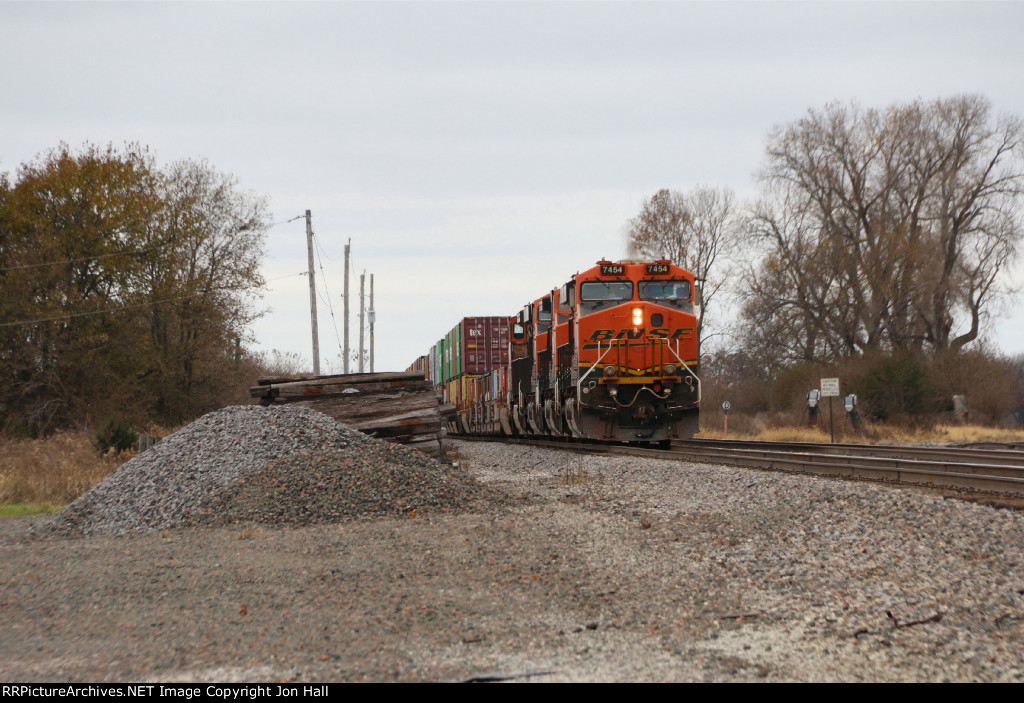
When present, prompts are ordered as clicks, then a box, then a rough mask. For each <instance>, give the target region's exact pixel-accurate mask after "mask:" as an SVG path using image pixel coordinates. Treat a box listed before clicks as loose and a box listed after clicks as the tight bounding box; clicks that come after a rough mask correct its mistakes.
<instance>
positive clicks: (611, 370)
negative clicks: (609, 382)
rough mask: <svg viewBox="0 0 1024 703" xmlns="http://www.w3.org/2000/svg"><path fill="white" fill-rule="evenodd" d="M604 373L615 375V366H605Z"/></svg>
mask: <svg viewBox="0 0 1024 703" xmlns="http://www.w3.org/2000/svg"><path fill="white" fill-rule="evenodd" d="M604 375H605V376H614V375H615V367H614V366H611V365H609V366H605V367H604Z"/></svg>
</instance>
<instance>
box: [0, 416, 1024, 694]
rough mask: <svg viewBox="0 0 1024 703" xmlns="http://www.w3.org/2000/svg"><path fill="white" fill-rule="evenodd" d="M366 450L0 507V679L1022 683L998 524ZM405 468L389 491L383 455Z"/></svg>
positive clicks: (730, 473)
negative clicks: (0, 630) (137, 507)
mask: <svg viewBox="0 0 1024 703" xmlns="http://www.w3.org/2000/svg"><path fill="white" fill-rule="evenodd" d="M251 417H256V416H251ZM251 417H247V418H246V419H245V420H244V422H251V421H252V420H251ZM261 417H262V416H261ZM315 421H316V422H319V420H315ZM289 422H290V420H289ZM188 429H189V428H186V430H188ZM186 430H183V432H185V431H186ZM370 442H371V444H359V446H355V445H354V444H351V443H350V444H349V445H348V446H345V447H342V446H332V447H326V448H320V449H316V450H315V451H312V450H309V448H308V447H306V448H303V449H295V450H290V451H289V452H286V453H285V454H284V455H282V456H278V457H274V458H270V459H267V458H266V457H262V455H261V457H262V458H260V459H259V461H252V462H250V463H256V464H260V467H262V468H257V469H253V468H252V467H249V468H236V469H233V471H234V473H232V474H231V476H232V477H231V479H230V480H225V481H222V482H220V483H215V484H214V483H211V484H207V488H206V489H205V492H199V493H197V494H196V495H195V496H194V500H197V501H199V502H201V503H202V505H203V506H204V507H203V508H202V509H196V510H193V509H191V508H190V509H188V510H184V511H181V510H179V511H178V512H174V511H170V512H168V513H166V514H165V516H164V518H161V520H160V521H151V522H150V523H146V524H145V525H144V526H142V527H139V525H142V524H143V523H144V522H145V521H141V522H140V518H139V516H135V517H129V518H127V522H124V521H122V522H120V523H117V525H120V526H114V527H111V525H114V524H115V523H114V522H111V520H112V519H111V518H110V517H109V516H106V515H105V511H107V510H109V509H113V510H115V512H116V511H117V510H121V511H123V512H129V513H130V512H131V510H129V509H128V508H126V507H124V504H123V501H121V498H116V497H115V498H112V499H111V500H112V502H110V503H105V502H103V501H99V500H94V499H90V500H94V502H93V503H92V504H91V505H92V506H93V508H92V509H91V510H90V511H84V512H82V511H80V512H74V511H72V512H74V514H75V515H77V517H75V518H74V519H73V520H72V519H69V515H70V513H69V515H65V516H63V517H62V518H61V519H60V520H58V521H57V522H56V523H54V524H52V525H50V526H46V525H42V524H41V523H42V520H41V519H40V518H7V519H4V520H0V550H2V551H3V555H4V558H3V559H2V560H0V613H2V616H3V621H4V623H5V625H4V628H5V631H6V634H7V636H6V637H3V638H0V672H2V678H3V680H4V681H23V680H31V681H103V680H118V681H279V680H284V681H291V680H299V681H321V680H326V681H437V680H456V681H461V680H469V679H477V678H483V679H490V678H509V679H510V680H514V681H660V680H670V681H944V680H953V681H1021V680H1022V679H1024V543H1022V536H1024V529H1022V528H1024V514H1022V513H1019V512H1013V511H1006V510H997V509H993V508H989V507H985V506H980V505H976V504H971V503H964V502H960V501H955V500H944V499H942V498H939V497H936V496H934V495H931V494H928V493H924V492H916V491H902V490H897V489H894V488H891V487H886V486H878V485H872V484H866V483H851V482H839V481H831V480H825V479H819V478H811V477H802V476H786V475H777V474H773V473H769V472H760V471H751V470H741V469H734V468H729V467H720V466H710V465H697V464H686V463H679V462H669V461H664V460H649V459H639V458H622V457H619V458H614V457H595V456H578V455H570V454H567V453H562V452H555V451H549V450H540V449H532V448H521V447H511V448H510V447H506V446H500V445H497V444H489V443H453V444H454V445H455V446H456V447H457V448H458V453H459V464H460V465H461V467H462V469H463V471H452V470H446V469H444V468H442V467H440V465H437V464H434V463H433V462H432V461H430V460H426V459H422V460H421V459H419V458H417V457H413V458H409V457H407V456H406V455H405V453H404V452H405V450H404V449H395V448H391V447H389V445H385V444H383V443H380V442H376V440H370ZM242 444H244V443H242V442H238V443H237V445H238V446H236V447H235V449H234V450H233V451H236V452H239V451H242V450H243V447H242V446H241V445H242ZM143 456H145V455H143ZM296 457H305V458H303V459H301V460H300V459H298V458H296ZM141 458H142V457H140V459H141ZM147 461H150V460H149V459H147ZM233 461H234V460H233ZM417 462H420V465H419V467H418V469H416V471H413V472H412V473H411V474H410V475H411V476H415V477H416V478H415V479H414V480H412V484H413V486H414V488H412V489H407V488H406V484H405V483H403V479H402V471H401V470H397V469H394V468H393V467H396V466H401V465H405V464H407V465H408V466H410V467H412V468H413V469H415V468H416V466H417ZM235 463H239V464H244V463H245V462H244V461H241V460H239V461H236V462H235ZM188 464H189V465H190V466H193V467H195V466H198V463H197V462H195V461H192V462H188ZM125 466H128V465H127V464H126V465H125ZM157 466H158V464H157V463H156V462H154V463H153V467H157ZM282 467H287V468H288V470H287V471H284V472H282V471H281V469H282ZM389 467H390V468H389ZM311 468H318V469H319V470H320V476H319V477H316V476H315V473H316V472H315V471H312V470H310V469H311ZM178 470H179V471H180V470H181V467H180V466H179V469H178ZM147 471H157V469H156V468H152V467H151V468H150V469H148V470H147ZM417 472H418V473H417ZM142 473H143V474H145V473H146V472H142ZM343 474H344V477H343V476H342V475H343ZM371 474H372V475H371ZM126 475H127V474H126ZM140 475H141V474H140ZM296 476H307V479H308V480H307V479H297V478H296ZM325 476H326V478H325ZM308 477H313V478H308ZM168 480H170V479H168ZM191 480H193V481H195V480H197V479H196V478H195V477H193V479H191ZM318 484H322V485H323V486H324V487H326V488H325V490H327V491H328V492H335V491H337V492H340V493H345V495H340V496H338V501H339V503H341V504H345V505H347V506H348V507H347V508H346V509H345V510H338V509H336V508H333V507H331V506H332V505H334V504H333V503H330V502H325V501H324V496H325V495H327V494H326V493H324V491H323V490H321V491H320V492H319V493H318V492H317V491H316V490H314V489H315V488H316V486H317V485H318ZM165 485H170V484H165ZM108 490H110V491H111V492H110V493H108V496H112V495H114V494H118V495H120V494H119V493H118V491H114V490H113V489H108ZM274 491H277V493H276V494H275V493H274ZM303 492H306V493H309V494H311V495H314V496H317V497H315V498H313V499H309V500H306V502H305V503H304V505H305V506H306V507H305V508H304V509H302V510H298V509H291V508H290V509H288V510H285V511H284V513H276V512H274V510H273V507H274V506H275V505H276V504H277V501H276V500H270V499H267V498H266V496H267V495H276V496H278V497H280V496H289V497H294V496H296V495H300V494H302V493H303ZM438 493H439V494H440V495H441V497H440V498H436V499H435V498H433V497H432V496H435V494H438ZM208 494H212V497H211V496H208ZM392 495H393V496H397V497H395V498H394V499H392V498H389V496H392ZM353 496H355V497H353ZM122 497H123V496H122ZM168 500H173V499H170V498H169V499H168ZM413 502H416V505H418V506H421V507H412V506H413ZM143 503H145V501H143ZM161 505H163V504H161ZM111 506H114V507H113V508H111ZM117 506H121V507H117ZM80 507H81V506H80ZM151 507H152V506H151ZM77 510H79V508H76V511H77ZM332 511H333V512H332ZM157 512H159V511H157ZM142 514H143V515H145V514H148V513H147V510H142ZM183 514H187V515H189V516H191V517H190V518H189V519H187V520H186V519H179V518H180V516H181V515H183ZM279 514H286V515H287V516H288V517H287V519H280V518H279V517H272V516H274V515H279ZM168 515H170V516H171V517H168ZM204 515H205V516H211V515H212V516H215V517H216V519H213V518H209V519H208V518H207V517H201V516H204ZM175 516H178V517H175ZM214 523H217V524H214ZM281 523H285V524H286V526H281ZM307 523H319V524H307ZM125 524H130V525H134V526H135V527H133V528H131V529H125V528H124V525H125ZM100 525H103V526H104V527H103V528H102V529H100V528H99V527H97V526H100ZM156 525H160V526H156ZM197 525H198V526H197ZM30 527H34V528H35V529H34V530H30V529H29V528H30ZM82 534H86V535H88V536H85V537H80V536H78V535H82Z"/></svg>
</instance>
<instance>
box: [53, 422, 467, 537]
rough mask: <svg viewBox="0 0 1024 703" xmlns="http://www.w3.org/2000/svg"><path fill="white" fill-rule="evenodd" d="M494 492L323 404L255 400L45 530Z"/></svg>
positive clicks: (231, 518) (309, 516) (338, 512)
mask: <svg viewBox="0 0 1024 703" xmlns="http://www.w3.org/2000/svg"><path fill="white" fill-rule="evenodd" d="M485 494H486V491H485V490H484V489H483V487H482V486H481V485H480V484H479V483H477V482H476V481H475V480H473V479H472V478H470V477H468V476H466V475H465V474H464V473H463V472H462V471H459V470H453V469H452V468H450V467H444V466H442V465H441V464H439V463H438V462H437V461H434V460H433V459H430V458H429V457H427V456H426V455H425V454H423V453H421V452H416V451H413V450H411V449H408V448H406V447H402V446H399V445H394V444H389V443H387V442H382V441H379V440H376V439H373V438H371V437H368V436H366V435H364V434H362V433H361V432H358V431H356V430H353V429H350V428H349V427H347V426H345V425H343V424H341V423H339V422H336V421H335V420H333V419H332V418H330V417H328V416H327V415H324V414H323V413H321V412H317V411H316V410H311V409H309V408H303V407H297V406H294V405H291V406H279V407H269V408H264V407H260V406H257V405H245V406H234V407H229V408H224V409H222V410H218V411H216V412H212V413H209V414H208V415H205V416H203V417H202V418H200V419H199V420H196V421H195V422H193V423H192V424H190V425H188V426H187V427H185V428H183V429H182V430H180V431H178V432H176V433H175V434H173V435H171V436H170V437H167V438H166V439H164V440H163V441H162V442H160V443H158V444H157V445H156V446H155V447H154V448H152V449H151V450H149V451H147V452H144V453H143V454H140V455H139V456H136V457H135V458H133V459H131V460H129V461H128V462H126V463H125V464H123V465H122V466H121V467H120V468H118V469H117V470H116V471H115V472H114V473H112V474H111V475H110V476H108V477H107V478H106V479H104V480H103V481H102V482H100V483H99V484H98V485H96V486H95V487H93V488H92V490H90V491H88V492H86V493H85V494H83V495H82V496H81V497H80V498H78V499H77V500H76V501H74V502H73V503H72V504H71V505H69V506H68V507H67V508H66V509H65V510H63V511H62V512H61V513H60V514H59V515H58V516H57V517H56V518H55V519H54V520H53V521H52V522H51V523H49V524H48V525H46V526H45V527H44V528H43V529H44V530H47V531H50V532H53V533H62V534H67V535H74V534H83V535H92V534H124V533H126V532H144V531H151V530H161V529H169V528H175V527H184V526H197V525H228V524H235V523H241V522H252V523H257V524H278V525H295V524H301V525H313V524H322V523H325V522H335V521H337V520H340V519H344V518H346V517H355V516H366V515H387V514H396V513H397V514H403V513H404V514H415V513H416V512H417V511H420V512H423V511H428V510H434V511H445V510H458V509H464V508H465V507H466V505H467V504H468V502H469V501H472V500H474V499H477V498H480V497H481V496H483V495H485Z"/></svg>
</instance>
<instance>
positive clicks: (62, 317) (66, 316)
mask: <svg viewBox="0 0 1024 703" xmlns="http://www.w3.org/2000/svg"><path fill="white" fill-rule="evenodd" d="M221 290H243V289H242V288H239V287H234V286H225V287H222V288H211V289H210V290H208V291H205V292H203V293H193V294H191V295H180V296H178V297H176V298H166V299H164V300H150V301H148V302H145V303H136V304H134V305H121V306H119V307H116V308H105V309H103V310H91V311H89V312H70V313H65V314H63V315H57V316H56V317H42V318H39V319H38V320H20V321H17V322H0V327H17V326H19V325H35V324H39V323H40V322H54V321H56V320H70V319H71V318H73V317H88V316H90V315H103V314H105V313H108V312H120V311H121V310H131V309H134V308H144V307H148V306H151V305H161V304H163V303H174V302H177V301H179V300H189V299H190V298H198V297H200V296H204V295H209V294H210V293H211V292H213V291H221Z"/></svg>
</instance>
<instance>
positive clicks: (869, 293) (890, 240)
mask: <svg viewBox="0 0 1024 703" xmlns="http://www.w3.org/2000/svg"><path fill="white" fill-rule="evenodd" d="M990 113H991V108H990V106H989V104H988V102H987V101H986V100H985V99H983V98H980V97H977V96H962V97H956V98H952V99H944V100H936V101H932V102H924V101H916V102H914V103H911V104H907V105H893V106H891V107H889V108H887V109H886V110H884V111H883V110H874V109H868V110H865V109H862V108H860V107H859V106H857V105H849V106H847V105H841V104H832V105H829V106H827V107H826V108H825V109H823V110H820V111H816V110H811V111H809V112H808V114H807V116H805V117H804V118H802V119H800V120H798V121H796V122H794V123H792V124H789V125H786V126H784V127H782V128H780V129H777V130H776V131H775V132H774V133H773V134H772V135H771V136H770V137H769V141H768V148H767V163H766V166H765V168H764V171H763V172H762V175H761V180H762V184H763V187H764V197H763V198H762V201H761V202H760V203H759V204H758V205H757V206H756V208H755V212H754V216H753V217H752V218H751V219H750V220H749V226H748V229H747V231H748V234H749V235H750V236H751V237H752V238H753V239H754V240H755V241H757V242H759V243H760V246H761V247H762V248H763V250H764V251H765V257H764V259H763V260H762V261H761V263H760V264H759V265H758V266H757V267H756V268H754V269H753V270H751V271H750V272H749V275H748V276H747V277H746V280H745V308H744V318H745V320H746V322H748V323H749V324H751V325H753V326H754V329H752V330H750V332H751V333H752V334H753V335H754V336H757V335H758V334H762V332H763V333H765V334H769V335H770V334H778V333H780V332H781V331H782V330H785V331H786V333H788V334H791V335H798V336H799V338H800V341H799V342H797V341H796V340H787V341H786V342H785V344H784V345H783V346H788V347H790V348H789V350H788V351H787V353H788V354H789V355H790V356H791V358H803V359H812V358H816V359H817V358H826V357H829V356H835V355H848V354H857V353H861V352H863V351H864V350H865V349H868V348H873V347H877V348H904V349H914V350H927V351H931V352H939V351H942V350H945V349H954V350H956V349H959V348H961V347H962V346H963V345H964V344H966V343H968V342H970V341H973V340H974V339H976V338H977V337H978V332H979V326H980V323H981V320H982V319H983V318H984V317H985V315H986V314H987V310H988V304H989V303H990V302H991V301H992V300H993V299H994V298H995V297H997V296H998V295H999V294H1001V293H1005V292H1007V291H1006V289H1005V288H1001V287H1000V281H1001V280H1002V274H1003V272H1004V271H1005V270H1006V268H1007V266H1008V264H1010V263H1011V262H1012V261H1013V260H1014V258H1015V257H1016V255H1017V249H1018V246H1019V243H1020V240H1021V236H1022V234H1024V229H1022V226H1021V220H1020V213H1021V205H1022V199H1021V196H1022V187H1024V164H1022V160H1021V156H1022V154H1021V148H1022V127H1021V122H1020V121H1019V120H1018V119H1015V118H1003V119H1001V120H998V121H996V122H995V124H993V120H992V119H991V117H990ZM774 343H775V344H776V345H777V346H779V345H780V341H779V340H774ZM780 351H781V350H780Z"/></svg>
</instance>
